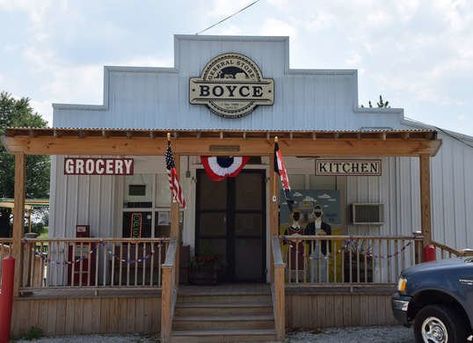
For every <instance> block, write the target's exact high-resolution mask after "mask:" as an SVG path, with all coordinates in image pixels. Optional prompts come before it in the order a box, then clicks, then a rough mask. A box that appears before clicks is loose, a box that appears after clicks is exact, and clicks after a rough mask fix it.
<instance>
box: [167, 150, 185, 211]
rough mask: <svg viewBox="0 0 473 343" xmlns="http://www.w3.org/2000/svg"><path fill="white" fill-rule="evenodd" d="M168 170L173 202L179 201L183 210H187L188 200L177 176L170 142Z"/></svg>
mask: <svg viewBox="0 0 473 343" xmlns="http://www.w3.org/2000/svg"><path fill="white" fill-rule="evenodd" d="M165 157H166V169H167V171H168V179H169V188H170V190H171V194H172V198H173V200H175V201H177V202H178V203H179V205H181V207H182V208H186V199H184V196H183V195H182V188H181V185H180V184H179V175H177V170H176V164H175V163H174V155H173V153H172V149H171V142H168V148H167V149H166V155H165Z"/></svg>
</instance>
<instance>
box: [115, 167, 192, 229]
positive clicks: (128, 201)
mask: <svg viewBox="0 0 473 343" xmlns="http://www.w3.org/2000/svg"><path fill="white" fill-rule="evenodd" d="M124 193H125V194H124V199H123V217H122V218H123V227H122V235H123V237H126V238H128V237H137V238H138V237H143V238H147V237H167V236H169V233H170V230H171V211H170V205H171V194H170V192H169V183H168V178H167V175H166V174H135V175H130V176H126V177H125V192H124ZM183 214H184V213H183V212H182V210H181V212H180V216H179V225H180V226H181V229H182V225H183V221H184V215H183Z"/></svg>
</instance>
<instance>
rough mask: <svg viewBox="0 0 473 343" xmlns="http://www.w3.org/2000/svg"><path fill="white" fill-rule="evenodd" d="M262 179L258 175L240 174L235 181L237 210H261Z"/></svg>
mask: <svg viewBox="0 0 473 343" xmlns="http://www.w3.org/2000/svg"><path fill="white" fill-rule="evenodd" d="M262 180H263V178H262V177H261V174H259V173H241V174H240V175H238V177H237V178H236V179H235V201H236V209H237V210H261V208H262V206H263V189H262V185H261V182H262Z"/></svg>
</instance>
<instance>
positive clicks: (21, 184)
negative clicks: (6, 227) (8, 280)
mask: <svg viewBox="0 0 473 343" xmlns="http://www.w3.org/2000/svg"><path fill="white" fill-rule="evenodd" d="M14 194H15V200H14V208H13V249H12V256H13V257H14V258H15V283H14V289H13V295H14V296H18V295H19V293H20V292H19V290H20V284H21V275H22V266H23V262H22V258H21V257H22V247H21V240H22V239H23V230H24V215H25V154H23V153H15V193H14Z"/></svg>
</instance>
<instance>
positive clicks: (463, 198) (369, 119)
mask: <svg viewBox="0 0 473 343" xmlns="http://www.w3.org/2000/svg"><path fill="white" fill-rule="evenodd" d="M229 51H235V52H240V53H243V54H245V55H247V56H249V57H250V58H252V59H253V60H255V61H256V63H257V64H258V65H259V66H260V68H261V69H262V71H263V74H264V76H265V77H273V78H274V80H275V85H276V98H275V104H274V106H272V107H263V106H261V107H259V108H258V109H257V110H256V111H255V112H254V113H252V114H250V115H249V116H246V117H244V118H241V119H236V120H228V119H223V118H220V117H218V116H216V115H214V114H212V113H210V111H209V110H208V109H207V108H206V107H204V106H191V105H190V104H189V102H188V98H187V97H188V93H187V92H188V90H187V87H188V81H189V77H191V76H197V75H199V74H200V72H201V69H202V68H203V67H204V65H205V64H206V63H207V62H208V61H209V60H210V59H211V58H212V57H214V56H215V55H217V54H219V53H223V52H229ZM288 54H289V53H288V41H287V40H286V39H280V38H267V39H255V40H252V39H251V38H241V39H229V38H225V37H222V38H220V39H215V38H212V39H211V38H206V37H205V36H203V37H192V38H190V37H177V39H176V56H175V59H176V69H158V68H135V69H133V68H116V67H111V68H108V69H106V72H105V75H104V77H105V83H104V85H105V89H104V94H105V98H106V99H105V101H104V106H103V107H101V108H99V107H95V108H94V107H90V106H68V105H59V106H56V107H55V110H54V126H56V127H89V128H90V127H108V128H113V127H116V128H156V129H159V128H166V129H167V128H175V129H199V128H209V129H214V128H219V129H248V130H251V129H253V130H254V129H261V130H267V129H275V130H276V129H284V130H289V129H294V130H295V129H300V130H302V129H305V130H317V129H327V130H334V129H344V130H347V129H359V128H361V127H392V128H403V127H405V124H404V123H402V121H401V119H402V111H401V110H395V109H391V110H376V109H373V110H369V109H365V110H357V109H354V108H355V107H356V106H357V96H358V95H357V75H356V72H354V71H338V72H337V71H306V70H289V65H288ZM440 138H441V139H443V146H442V147H441V149H440V152H439V154H438V155H437V156H436V157H434V158H433V161H432V200H433V202H432V210H433V236H434V239H435V240H437V241H440V242H445V243H447V244H449V245H452V246H454V247H457V248H463V247H465V246H469V247H473V232H472V231H473V229H472V228H471V227H470V223H471V222H472V221H473V177H472V176H471V170H473V148H471V147H468V146H466V145H465V144H463V143H460V142H458V141H456V140H455V139H453V138H451V137H449V136H447V135H444V134H440ZM472 144H473V143H472ZM311 170H312V169H310V167H309V171H307V173H308V174H310V173H312V172H311ZM297 173H298V174H300V173H302V171H297ZM120 180H121V178H119V177H110V176H103V177H100V176H81V177H77V176H68V177H65V176H64V175H63V159H62V158H61V157H56V158H54V159H53V165H52V183H51V203H52V206H51V218H52V220H51V223H52V225H51V231H50V234H51V235H53V236H56V237H61V236H64V235H65V234H66V232H67V233H68V234H71V235H72V234H73V232H74V228H75V225H76V224H77V223H89V224H90V225H91V228H92V232H93V234H94V235H101V236H108V235H113V234H114V233H113V232H112V228H113V227H115V228H116V230H117V233H116V234H119V232H120V230H119V229H117V228H118V226H119V223H120V222H121V220H120V216H121V214H120V213H119V212H118V210H119V208H120V204H119V202H120V201H122V199H123V194H122V192H123V189H122V188H123V187H122V185H123V182H122V181H123V180H121V181H120ZM337 183H338V184H339V185H340V187H342V188H344V195H343V197H344V204H343V206H344V207H346V205H349V204H350V203H351V202H365V201H366V202H382V203H384V204H385V219H386V221H385V224H384V225H383V226H382V227H381V228H379V227H359V226H356V227H355V226H350V227H349V230H350V232H351V233H353V234H355V233H372V234H375V233H376V234H377V233H379V234H381V235H386V234H392V235H395V234H403V235H409V234H411V233H412V231H414V230H419V229H420V205H419V196H420V194H419V163H418V159H415V158H385V159H384V172H383V175H382V176H380V177H349V178H338V179H337ZM187 184H188V182H187ZM190 203H192V202H190ZM189 218H192V216H190V217H189ZM186 220H187V219H186ZM99 229H100V233H99V232H98V230H99ZM96 230H97V231H96ZM189 237H191V235H190V236H189ZM189 239H190V238H189Z"/></svg>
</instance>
